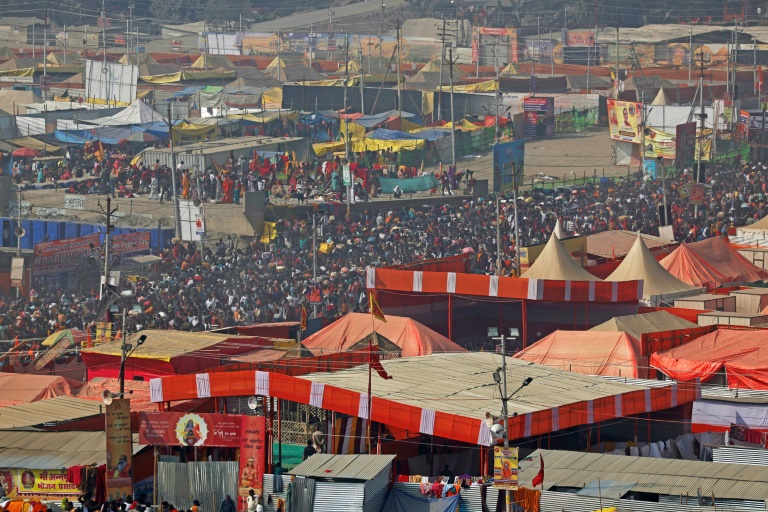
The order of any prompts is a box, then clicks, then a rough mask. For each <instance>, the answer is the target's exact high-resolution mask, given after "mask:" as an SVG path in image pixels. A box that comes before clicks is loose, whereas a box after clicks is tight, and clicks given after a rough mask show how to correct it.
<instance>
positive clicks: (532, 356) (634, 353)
mask: <svg viewBox="0 0 768 512" xmlns="http://www.w3.org/2000/svg"><path fill="white" fill-rule="evenodd" d="M641 353H642V349H641V346H640V342H639V341H638V340H637V339H636V338H633V337H632V336H630V335H628V334H627V333H624V332H610V331H603V332H592V331H555V332H553V333H552V334H550V335H549V336H547V337H545V338H542V339H541V340H539V341H537V342H536V343H534V344H533V345H531V346H529V347H528V348H526V349H523V350H522V351H521V352H518V353H517V354H515V358H517V359H522V360H524V361H530V362H532V363H538V364H543V365H545V366H552V367H554V368H559V369H561V370H567V371H572V372H576V373H583V374H585V375H602V376H606V375H607V376H613V377H632V378H640V379H645V378H647V377H648V357H646V356H642V355H641Z"/></svg>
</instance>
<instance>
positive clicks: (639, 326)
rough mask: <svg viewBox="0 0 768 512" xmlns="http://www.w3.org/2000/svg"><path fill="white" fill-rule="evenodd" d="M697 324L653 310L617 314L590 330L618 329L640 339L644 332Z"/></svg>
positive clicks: (675, 328)
mask: <svg viewBox="0 0 768 512" xmlns="http://www.w3.org/2000/svg"><path fill="white" fill-rule="evenodd" d="M697 327H699V326H698V324H694V323H693V322H689V321H688V320H684V319H682V318H680V317H679V316H675V315H672V314H670V313H667V312H666V311H654V312H652V313H642V314H639V315H627V316H617V317H614V318H612V319H610V320H608V321H607V322H603V323H602V324H600V325H596V326H594V327H593V328H592V329H590V331H620V332H625V333H627V334H629V335H630V336H632V337H633V338H635V339H638V340H639V339H641V338H642V336H643V335H644V334H648V333H654V332H666V331H679V330H683V329H695V328H697Z"/></svg>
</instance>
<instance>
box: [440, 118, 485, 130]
mask: <svg viewBox="0 0 768 512" xmlns="http://www.w3.org/2000/svg"><path fill="white" fill-rule="evenodd" d="M443 128H448V129H450V128H453V123H450V122H448V123H446V124H445V125H444V126H443ZM481 128H482V127H480V126H476V125H474V124H472V123H471V122H470V121H468V120H467V119H462V120H461V121H459V122H458V123H456V129H457V130H462V131H468V132H473V131H475V130H480V129H481Z"/></svg>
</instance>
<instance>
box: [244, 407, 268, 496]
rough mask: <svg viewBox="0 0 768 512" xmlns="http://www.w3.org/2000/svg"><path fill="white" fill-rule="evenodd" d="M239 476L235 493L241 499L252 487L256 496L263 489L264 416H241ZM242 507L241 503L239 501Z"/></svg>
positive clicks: (264, 457)
mask: <svg viewBox="0 0 768 512" xmlns="http://www.w3.org/2000/svg"><path fill="white" fill-rule="evenodd" d="M241 418H242V420H243V421H242V429H241V437H242V440H241V443H242V444H241V445H240V477H239V478H238V482H237V494H238V496H239V497H240V499H241V500H244V499H245V498H247V497H248V491H250V490H251V489H253V491H254V493H256V495H257V496H261V495H262V493H263V491H264V482H263V480H262V479H263V478H264V477H263V475H264V469H265V468H264V466H266V463H267V450H266V446H267V422H266V419H265V418H264V416H241ZM241 508H242V503H241Z"/></svg>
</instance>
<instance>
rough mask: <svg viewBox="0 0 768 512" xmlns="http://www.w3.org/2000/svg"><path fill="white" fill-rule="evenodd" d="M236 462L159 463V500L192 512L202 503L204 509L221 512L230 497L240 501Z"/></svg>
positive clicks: (178, 508)
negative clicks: (222, 505)
mask: <svg viewBox="0 0 768 512" xmlns="http://www.w3.org/2000/svg"><path fill="white" fill-rule="evenodd" d="M237 472H238V463H237V462H188V463H186V464H182V463H173V462H158V464H157V473H158V497H159V498H160V500H161V501H167V502H168V503H172V504H173V505H175V506H176V509H177V510H189V509H190V508H191V507H192V500H199V501H200V505H201V508H202V509H203V510H210V511H216V510H219V506H220V505H221V502H222V501H223V500H224V497H225V496H226V495H227V494H229V495H230V496H232V499H233V500H237Z"/></svg>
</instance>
